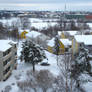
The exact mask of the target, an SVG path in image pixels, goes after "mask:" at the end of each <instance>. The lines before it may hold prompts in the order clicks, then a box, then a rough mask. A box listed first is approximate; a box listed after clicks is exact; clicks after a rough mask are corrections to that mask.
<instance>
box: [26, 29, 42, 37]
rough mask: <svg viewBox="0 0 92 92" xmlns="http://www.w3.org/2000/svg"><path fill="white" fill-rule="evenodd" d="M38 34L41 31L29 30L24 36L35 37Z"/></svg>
mask: <svg viewBox="0 0 92 92" xmlns="http://www.w3.org/2000/svg"><path fill="white" fill-rule="evenodd" d="M39 35H41V33H39V32H37V31H31V32H29V33H27V34H26V37H29V38H36V37H37V36H39Z"/></svg>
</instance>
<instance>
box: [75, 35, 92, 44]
mask: <svg viewBox="0 0 92 92" xmlns="http://www.w3.org/2000/svg"><path fill="white" fill-rule="evenodd" d="M74 38H75V39H76V41H77V42H79V43H84V44H85V45H92V35H75V36H74Z"/></svg>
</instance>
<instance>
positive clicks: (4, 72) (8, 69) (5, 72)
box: [3, 66, 10, 75]
mask: <svg viewBox="0 0 92 92" xmlns="http://www.w3.org/2000/svg"><path fill="white" fill-rule="evenodd" d="M8 71H10V66H9V67H8V68H7V69H6V70H5V71H3V75H5V74H7V72H8Z"/></svg>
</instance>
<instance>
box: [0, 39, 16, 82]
mask: <svg viewBox="0 0 92 92" xmlns="http://www.w3.org/2000/svg"><path fill="white" fill-rule="evenodd" d="M0 43H1V46H0V81H3V80H6V79H7V78H8V77H9V76H10V75H11V73H12V70H13V69H16V68H17V43H15V42H13V41H10V40H0Z"/></svg>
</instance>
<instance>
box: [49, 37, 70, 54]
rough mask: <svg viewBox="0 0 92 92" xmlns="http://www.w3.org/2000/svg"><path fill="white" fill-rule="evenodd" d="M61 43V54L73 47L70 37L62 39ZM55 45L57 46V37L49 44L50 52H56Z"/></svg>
mask: <svg viewBox="0 0 92 92" xmlns="http://www.w3.org/2000/svg"><path fill="white" fill-rule="evenodd" d="M59 44H60V47H59V48H60V51H59V54H64V52H66V51H68V50H69V48H70V47H71V41H69V40H68V39H60V40H59ZM54 46H55V38H52V39H51V40H50V41H49V42H48V44H47V50H48V51H49V52H50V53H53V54H54Z"/></svg>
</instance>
